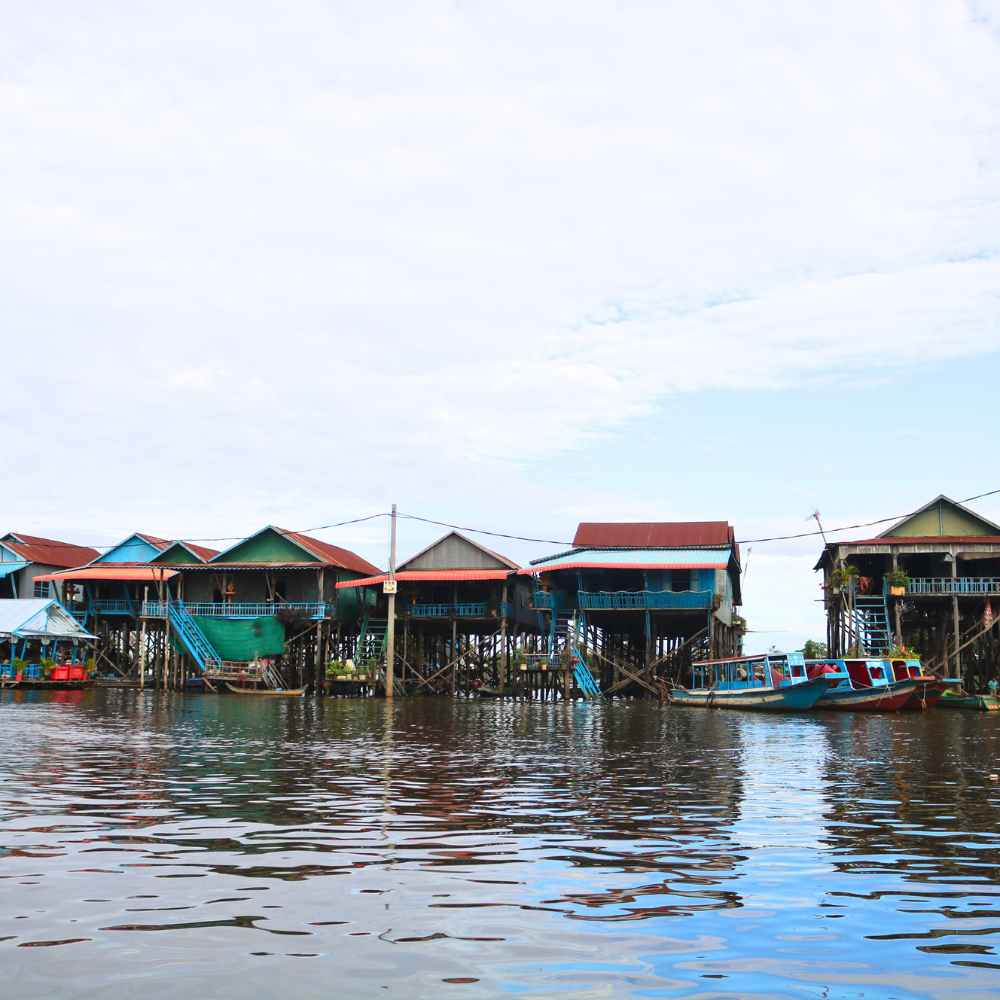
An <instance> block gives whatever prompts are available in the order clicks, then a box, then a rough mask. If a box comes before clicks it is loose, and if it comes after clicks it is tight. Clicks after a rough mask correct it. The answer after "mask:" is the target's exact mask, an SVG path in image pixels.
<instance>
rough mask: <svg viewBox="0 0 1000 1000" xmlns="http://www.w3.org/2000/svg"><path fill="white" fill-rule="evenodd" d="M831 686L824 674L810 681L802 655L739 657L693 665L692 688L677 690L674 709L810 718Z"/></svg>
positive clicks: (671, 693)
mask: <svg viewBox="0 0 1000 1000" xmlns="http://www.w3.org/2000/svg"><path fill="white" fill-rule="evenodd" d="M831 683H832V682H831V680H830V679H829V677H828V676H827V674H826V673H825V672H823V671H819V672H817V674H816V675H815V676H813V677H810V676H807V673H806V665H805V660H804V659H803V657H802V654H801V653H787V654H786V653H776V654H761V655H758V656H737V657H732V658H730V659H725V660H702V661H700V662H697V663H692V664H691V687H689V688H675V689H674V690H673V691H671V692H670V701H671V702H672V703H673V704H675V705H694V706H699V707H701V708H742V709H750V710H752V711H757V712H806V711H808V710H809V709H811V708H812V707H813V706H814V705H815V704H816V702H817V701H818V700H819V699H820V697H821V696H822V695H823V694H824V692H825V691H826V690H827V689H828V688H829V686H830V684H831Z"/></svg>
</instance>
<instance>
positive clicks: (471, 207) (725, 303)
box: [0, 0, 1000, 613]
mask: <svg viewBox="0 0 1000 1000" xmlns="http://www.w3.org/2000/svg"><path fill="white" fill-rule="evenodd" d="M996 23H997V20H996V17H995V11H994V10H993V9H992V7H991V5H989V4H985V3H980V2H977V3H976V4H975V5H974V6H972V7H966V6H965V5H963V4H961V3H958V2H954V0H940V2H931V3H928V4H925V5H922V6H920V7H916V6H911V5H900V4H898V3H893V2H864V3H862V2H860V0H859V2H845V3H842V4H838V5H836V7H834V8H831V7H829V6H828V5H821V4H815V5H813V4H798V5H793V6H792V7H788V6H787V5H786V7H784V8H780V9H779V8H773V9H770V8H767V7H766V6H764V7H758V8H755V9H752V10H751V9H749V8H748V9H747V10H745V11H741V10H740V9H738V8H734V7H733V6H732V5H729V4H713V3H704V4H692V5H681V6H677V5H673V6H669V7H664V6H663V5H659V4H651V5H641V4H629V5H622V4H617V3H611V2H607V3H605V2H596V0H594V2H580V3H575V4H572V5H569V4H564V5H560V4H541V5H540V4H537V3H532V4H529V3H518V4H508V5H504V6H503V7H497V6H496V5H493V4H485V3H477V2H466V3H462V4H454V3H445V2H443V0H442V2H440V3H433V2H424V3H421V2H417V3H408V4H396V5H392V4H388V5H385V4H383V5H379V6H377V7H373V6H372V5H370V4H360V3H343V4H338V5H329V4H324V3H320V2H318V0H314V2H306V3H302V4H297V5H293V6H291V7H285V8H278V7H275V6H274V5H272V4H263V3H255V2H250V3H241V4H235V3H231V4H226V3H223V4H216V5H213V6H212V9H211V10H210V11H206V10H205V9H204V6H203V5H196V4H190V3H181V4H179V5H178V4H175V5H173V6H172V7H171V8H170V9H169V10H168V9H167V8H163V9H162V10H159V9H155V8H149V7H135V6H134V5H132V4H124V3H122V4H119V5H110V6H108V5H106V6H105V7H103V8H102V12H95V11H93V10H90V9H88V8H85V7H81V6H80V5H78V4H69V3H60V2H56V0H47V2H46V0H43V2H40V3H37V4H33V5H30V6H25V5H21V6H20V7H18V8H17V9H16V10H14V11H12V12H11V13H10V15H9V16H8V19H7V22H6V24H5V31H4V36H3V38H2V39H0V58H2V59H3V63H4V65H5V67H6V71H5V80H4V82H3V83H2V84H0V127H2V129H3V134H4V135H5V136H6V137H8V140H9V141H8V143H7V144H6V145H7V150H6V153H7V155H6V156H5V159H4V162H3V164H2V166H0V171H2V175H3V184H2V186H0V233H2V234H3V235H2V237H0V324H2V335H3V339H4V349H5V369H6V370H8V371H9V372H12V373H13V372H17V373H18V377H17V378H12V379H11V380H10V385H9V388H8V412H11V413H18V412H20V413H25V412H31V413H32V414H33V415H34V418H33V419H32V420H31V421H30V422H27V421H11V422H9V423H8V425H7V426H6V427H5V429H4V439H5V440H4V445H5V448H4V450H5V453H6V462H7V466H8V467H20V468H24V467H27V469H28V470H29V476H30V477H33V478H34V479H36V480H41V481H50V479H51V470H52V468H58V469H59V474H60V475H61V476H63V477H65V478H66V479H67V480H69V481H70V482H72V483H74V484H76V485H77V486H78V493H79V495H80V496H82V497H84V498H86V499H85V500H84V501H83V503H85V504H86V505H87V519H88V520H90V521H92V522H93V523H94V528H95V531H100V532H108V531H110V532H112V533H118V532H117V530H116V528H120V529H121V533H124V532H126V531H127V530H131V529H132V528H133V527H139V528H143V527H144V528H146V530H153V531H160V532H169V531H174V532H176V533H184V534H192V533H195V534H202V533H211V532H213V531H217V532H219V533H230V532H231V531H233V530H235V529H236V527H237V526H238V528H239V530H250V529H251V528H253V527H254V526H255V525H256V524H258V523H260V522H261V521H265V520H274V521H277V522H279V523H286V524H288V525H290V526H305V525H308V524H313V523H324V522H327V521H329V520H331V519H334V518H335V517H336V516H337V515H339V514H341V513H343V514H344V515H350V514H354V513H356V512H359V511H366V510H368V509H372V508H373V505H374V507H376V508H378V507H382V506H384V505H385V504H386V503H387V502H388V500H389V499H390V498H392V497H396V498H399V499H402V498H404V497H405V498H407V499H408V501H409V505H410V507H411V508H412V509H417V508H419V509H421V510H425V511H434V510H442V509H446V510H449V511H452V512H453V511H454V508H455V507H456V506H457V507H462V506H463V505H464V506H465V508H466V509H467V510H469V511H470V514H469V517H470V519H475V518H474V517H473V515H474V514H476V512H479V511H481V512H482V515H483V518H484V519H486V518H488V519H489V521H490V523H492V524H498V525H500V526H501V527H506V526H507V525H508V524H511V523H513V522H517V527H518V528H519V529H520V530H524V531H527V532H528V533H532V534H535V533H539V534H551V533H554V532H559V533H562V532H566V531H571V528H572V524H571V521H572V517H573V511H574V510H575V509H585V508H586V509H589V510H591V511H593V514H592V516H595V517H596V516H599V515H598V513H597V511H598V508H599V507H600V506H601V505H602V504H608V507H606V508H605V510H604V513H603V516H605V517H625V516H628V515H627V512H628V511H629V510H638V509H642V510H649V516H657V514H658V516H680V517H684V516H688V517H690V516H698V512H697V511H692V510H691V509H690V508H689V507H685V505H684V502H683V501H681V500H676V501H675V500H674V499H671V491H669V490H666V489H664V490H662V491H659V492H657V493H656V494H653V495H646V494H641V493H640V492H638V491H637V489H636V488H635V487H634V486H633V485H632V483H631V482H630V470H628V469H627V468H619V467H618V466H617V464H616V456H617V451H616V448H617V442H618V441H619V440H620V439H619V437H618V435H620V434H621V433H622V432H623V429H627V428H629V427H630V426H633V423H634V422H635V421H638V420H641V419H648V418H652V417H655V416H656V414H657V412H658V408H659V407H660V406H661V405H662V403H663V400H664V399H665V398H669V397H671V396H676V395H678V394H685V393H694V392H699V391H704V390H712V389H721V390H725V391H727V392H733V393H738V392H740V391H742V390H745V389H748V388H769V389H775V390H778V389H783V388H787V387H789V386H794V385H798V384H801V383H802V382H803V381H813V382H815V383H816V384H829V383H830V381H831V380H836V379H843V378H845V377H853V376H855V375H860V376H863V377H864V378H865V379H867V380H875V381H878V380H879V379H886V378H888V379H891V378H892V373H893V371H895V370H896V369H898V368H899V366H903V365H912V364H923V365H927V364H935V363H940V362H943V361H946V360H949V359H961V358H971V357H973V356H976V355H982V354H984V353H985V352H989V351H993V350H994V345H995V333H996V327H997V321H998V318H1000V302H998V298H997V289H998V288H1000V280H998V279H1000V247H998V245H997V241H996V233H997V232H1000V167H998V162H1000V157H998V154H1000V142H998V139H997V136H998V135H1000V130H998V125H1000V36H998V34H997V32H996ZM41 400H45V405H44V406H39V405H38V404H39V402H40V401H41ZM720 419H724V418H720ZM729 420H730V422H732V418H731V417H730V418H729ZM67 428H69V429H71V430H72V433H70V434H67V435H66V437H65V444H64V445H60V444H59V443H58V442H59V440H60V439H59V438H58V436H56V437H55V438H54V441H55V443H53V444H52V445H51V447H49V448H47V449H46V451H45V453H44V459H40V458H39V455H40V454H41V453H40V452H39V451H38V449H37V440H38V438H39V435H40V434H42V433H44V432H45V431H46V430H48V431H50V432H52V431H56V430H57V429H58V430H62V431H65V430H66V429H67ZM682 430H683V429H682ZM81 442H85V446H82V447H81ZM60 448H62V449H63V451H62V452H60V450H59V449H60ZM566 454H570V455H573V454H577V455H581V456H582V455H587V456H590V458H591V460H592V461H593V464H594V468H595V469H596V470H599V471H598V473H597V476H598V478H595V479H594V480H593V481H592V482H591V483H590V484H589V486H587V487H586V488H583V489H580V488H576V489H575V490H574V495H573V496H566V495H565V490H562V489H561V488H560V483H558V482H552V481H548V480H547V478H546V471H545V469H546V466H545V463H546V462H548V461H549V460H551V459H552V458H553V457H558V456H561V455H566ZM602 474H603V475H604V476H606V477H607V480H609V481H604V480H602V479H601V478H599V477H600V476H601V475H602ZM685 474H686V475H687V476H688V477H689V478H693V477H694V476H695V475H696V474H701V475H702V476H704V475H706V474H707V475H709V476H710V475H711V472H708V473H706V472H705V471H702V472H701V473H698V470H686V473H685ZM782 474H783V477H784V478H785V479H789V478H791V477H790V476H789V474H788V472H787V471H784V472H783V473H782ZM154 484H155V488H154ZM934 492H936V490H935V491H934ZM690 499H691V497H690V494H689V495H687V498H686V502H687V503H690ZM7 502H8V505H9V507H10V509H9V513H8V516H9V517H11V518H14V519H16V520H18V521H19V526H20V527H21V528H22V530H24V521H25V520H28V521H31V522H32V523H34V524H36V525H48V526H49V527H50V528H54V527H57V526H58V524H59V523H60V518H62V519H63V520H62V523H70V522H69V520H67V519H66V518H65V515H64V514H63V513H62V511H61V504H62V502H63V501H62V500H61V499H60V498H59V497H58V496H53V497H52V498H42V499H40V498H39V497H38V496H37V495H36V494H34V493H33V494H32V495H31V496H30V497H28V496H26V497H24V498H23V499H22V498H19V497H14V498H13V499H9V500H8V501H7ZM727 502H728V504H729V507H730V510H729V511H728V512H727V513H728V516H730V517H731V518H732V519H733V520H734V521H737V522H739V519H740V497H739V495H738V494H736V495H733V496H732V497H731V498H730V499H729V500H728V501H727ZM789 502H790V503H791V504H792V505H793V506H795V510H794V516H795V517H799V516H801V512H800V511H799V510H798V506H796V505H798V504H799V503H800V500H799V498H798V497H795V498H794V500H790V501H789ZM79 503H80V501H78V504H79ZM612 503H614V505H615V506H614V509H613V510H612V509H610V505H611V504H612ZM675 505H676V508H677V509H674V506H675ZM667 508H670V509H667ZM712 513H713V516H716V515H715V512H714V511H713V512H712ZM452 516H455V515H454V514H452ZM723 516H726V515H725V514H723ZM775 516H776V519H778V520H780V519H781V517H782V514H781V511H776V512H775ZM563 518H565V524H564V526H563V527H559V524H561V523H562V519H563ZM77 520H79V517H77ZM557 522H558V523H557ZM785 523H786V524H787V520H786V522H785ZM533 525H535V526H536V527H533ZM358 537H359V544H361V543H364V544H369V543H368V542H365V540H364V536H363V533H361V534H359V536H358ZM371 544H374V543H371ZM762 613H763V612H762Z"/></svg>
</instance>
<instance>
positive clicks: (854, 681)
mask: <svg viewBox="0 0 1000 1000" xmlns="http://www.w3.org/2000/svg"><path fill="white" fill-rule="evenodd" d="M806 669H807V671H808V673H809V676H810V677H812V676H825V677H827V678H829V679H831V680H832V681H833V682H834V683H833V684H832V685H831V686H830V687H829V688H828V689H827V690H826V691H824V692H823V696H822V697H821V698H820V699H819V701H818V703H817V705H816V707H817V708H825V709H832V710H834V711H837V712H898V711H899V710H900V709H901V708H903V706H904V705H906V704H907V703H908V702H909V701H910V699H911V698H912V697H914V695H916V694H917V692H918V689H920V688H921V687H922V685H921V684H920V682H919V681H918V680H916V679H914V678H911V677H907V678H906V680H898V681H897V680H894V679H893V677H892V673H891V670H892V665H891V664H890V662H889V661H888V660H882V659H861V660H809V661H808V662H807V664H806Z"/></svg>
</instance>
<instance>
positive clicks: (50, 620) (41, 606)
mask: <svg viewBox="0 0 1000 1000" xmlns="http://www.w3.org/2000/svg"><path fill="white" fill-rule="evenodd" d="M95 638H96V637H95V636H93V635H92V634H91V633H90V632H88V631H87V630H86V629H85V628H84V627H83V626H82V625H81V624H80V623H79V622H78V621H77V620H76V619H75V618H74V617H73V616H72V615H71V614H70V613H69V612H68V611H67V610H66V608H65V607H64V606H63V605H62V604H61V603H60V602H59V601H58V600H57V599H56V598H54V597H27V598H3V599H0V684H10V683H12V682H15V681H20V680H23V681H27V682H31V681H43V680H45V679H46V678H47V675H48V673H49V671H50V670H51V668H52V667H53V666H55V665H56V664H62V663H73V664H78V663H81V664H82V663H86V662H87V661H88V660H89V659H90V647H91V646H92V644H93V642H94V641H95Z"/></svg>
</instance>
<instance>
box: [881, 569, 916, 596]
mask: <svg viewBox="0 0 1000 1000" xmlns="http://www.w3.org/2000/svg"><path fill="white" fill-rule="evenodd" d="M885 578H886V581H887V582H888V584H889V586H890V588H893V589H894V590H903V591H905V590H906V588H907V587H908V586H909V585H910V577H909V574H908V573H907V572H906V570H905V569H891V570H889V572H888V573H886V575H885Z"/></svg>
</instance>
